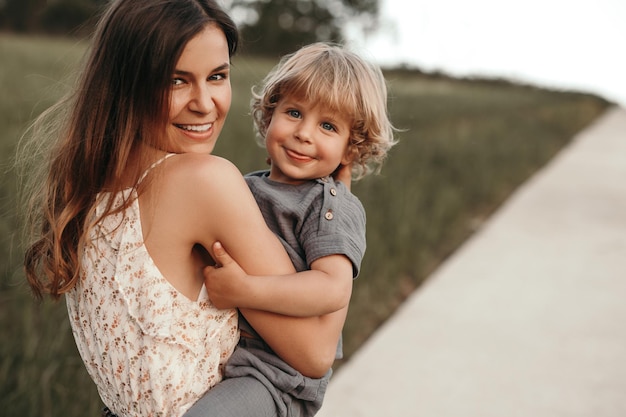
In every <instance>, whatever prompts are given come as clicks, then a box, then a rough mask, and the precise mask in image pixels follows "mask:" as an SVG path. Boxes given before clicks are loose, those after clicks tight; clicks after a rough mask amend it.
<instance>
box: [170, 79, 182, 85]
mask: <svg viewBox="0 0 626 417" xmlns="http://www.w3.org/2000/svg"><path fill="white" fill-rule="evenodd" d="M184 83H185V80H183V79H182V78H174V79H172V85H182V84H184Z"/></svg>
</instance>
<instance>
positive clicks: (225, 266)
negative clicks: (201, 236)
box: [203, 242, 247, 309]
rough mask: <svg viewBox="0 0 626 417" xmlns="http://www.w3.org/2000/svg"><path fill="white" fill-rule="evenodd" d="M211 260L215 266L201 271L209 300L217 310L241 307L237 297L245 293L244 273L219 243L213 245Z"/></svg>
mask: <svg viewBox="0 0 626 417" xmlns="http://www.w3.org/2000/svg"><path fill="white" fill-rule="evenodd" d="M213 259H215V263H216V266H207V267H206V268H204V271H203V273H204V284H205V286H206V289H207V292H208V293H209V299H210V300H211V302H212V303H213V304H214V305H215V307H217V308H221V309H224V308H235V307H241V306H240V305H239V301H238V300H237V296H238V294H242V292H243V291H245V289H244V285H245V281H246V280H245V278H246V276H247V275H246V273H245V271H244V270H243V269H241V267H240V266H239V264H238V263H237V262H236V261H235V260H234V259H233V258H231V257H230V255H229V254H228V253H227V252H226V250H225V249H224V247H223V246H222V244H221V243H220V242H215V243H214V244H213Z"/></svg>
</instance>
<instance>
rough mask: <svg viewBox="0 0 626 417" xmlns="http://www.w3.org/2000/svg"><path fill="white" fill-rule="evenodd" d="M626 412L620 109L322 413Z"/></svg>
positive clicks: (382, 337) (527, 191)
mask: <svg viewBox="0 0 626 417" xmlns="http://www.w3.org/2000/svg"><path fill="white" fill-rule="evenodd" d="M369 416H372V417H373V416H376V417H387V416H393V417H403V416H419V417H448V416H450V417H518V416H519V417H560V416H567V417H573V416H580V417H624V416H626V110H625V109H623V108H618V107H615V108H612V109H610V110H609V111H607V113H606V114H604V115H603V116H601V117H600V118H599V119H598V120H597V121H596V122H595V123H594V124H593V125H591V126H590V127H589V128H587V129H586V130H584V131H583V132H581V133H580V134H579V135H577V136H576V137H575V138H574V139H573V141H572V143H571V144H570V145H568V146H567V147H566V148H565V149H564V150H563V151H561V153H559V154H558V155H557V156H556V157H555V158H554V159H553V160H552V161H551V162H550V163H549V164H548V166H546V167H545V168H544V169H543V170H541V171H540V172H538V173H537V174H536V175H535V176H533V177H532V178H531V179H530V180H529V181H528V182H527V183H525V184H524V185H523V186H522V187H520V188H519V189H518V191H517V192H516V193H515V194H514V195H513V196H512V197H511V198H510V199H509V200H508V201H507V202H506V203H505V204H504V205H503V206H502V207H501V208H500V210H499V211H497V212H496V213H495V214H494V215H493V216H492V217H491V218H490V219H489V221H488V222H487V223H486V224H485V225H484V227H483V228H482V229H481V231H479V232H478V233H477V234H475V235H474V236H473V237H472V238H471V239H470V240H469V241H467V242H466V243H465V244H464V245H463V246H462V247H461V249H460V250H458V251H457V252H456V253H455V254H454V255H453V256H452V257H451V258H450V259H449V260H448V261H446V262H445V263H444V264H443V265H442V266H441V267H440V268H439V269H438V270H437V271H435V273H434V274H433V275H432V276H431V277H430V278H429V279H428V280H427V282H426V283H425V284H424V285H423V286H422V287H421V288H420V289H418V291H416V292H415V293H414V294H413V295H412V296H411V297H410V298H409V299H408V300H407V301H406V303H405V304H403V306H402V307H401V308H400V309H399V311H398V312H397V313H396V314H395V315H394V317H392V318H391V319H390V320H389V321H388V322H387V323H386V324H385V325H384V326H383V327H382V328H381V329H380V330H379V331H378V332H377V333H375V335H374V336H373V337H372V338H371V339H370V340H369V341H368V342H367V343H366V344H365V345H364V346H362V348H361V349H360V350H359V351H358V352H357V353H356V354H355V355H354V356H353V358H352V359H351V360H350V361H349V362H348V363H347V364H346V365H344V367H342V368H341V369H340V370H339V371H338V372H337V373H336V374H335V376H334V377H333V379H332V380H331V383H330V387H329V391H328V393H327V396H326V401H325V405H324V407H323V408H322V410H321V411H320V413H319V414H318V417H369Z"/></svg>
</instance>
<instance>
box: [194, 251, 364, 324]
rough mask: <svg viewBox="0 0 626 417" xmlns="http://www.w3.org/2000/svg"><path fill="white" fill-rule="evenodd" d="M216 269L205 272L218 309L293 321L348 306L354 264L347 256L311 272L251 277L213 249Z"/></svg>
mask: <svg viewBox="0 0 626 417" xmlns="http://www.w3.org/2000/svg"><path fill="white" fill-rule="evenodd" d="M213 253H214V258H215V261H216V262H217V266H216V267H213V266H210V267H207V268H206V269H205V271H204V276H205V278H206V280H205V284H206V287H207V291H208V292H209V297H210V298H211V301H213V303H214V304H215V305H216V306H217V307H218V308H231V307H239V308H249V309H255V310H263V311H268V312H272V313H278V314H285V315H288V316H294V317H312V316H321V315H324V314H329V313H333V312H335V311H338V310H341V309H342V308H344V307H347V306H348V303H349V302H350V296H351V294H352V280H353V277H352V274H353V267H352V262H351V261H350V260H349V259H348V258H347V257H346V256H344V255H330V256H325V257H322V258H320V259H317V260H316V261H314V262H313V264H312V265H311V270H308V271H302V272H298V273H296V274H288V275H280V276H275V275H272V276H252V275H248V274H246V273H245V271H244V270H243V269H242V268H241V267H240V266H239V265H238V264H237V263H236V262H235V261H234V260H233V259H232V258H231V257H230V256H229V255H228V254H227V253H226V251H225V250H224V249H223V247H222V246H221V244H219V242H218V243H216V244H215V245H214V246H213Z"/></svg>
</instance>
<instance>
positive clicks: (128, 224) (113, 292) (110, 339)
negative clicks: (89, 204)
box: [66, 190, 239, 417]
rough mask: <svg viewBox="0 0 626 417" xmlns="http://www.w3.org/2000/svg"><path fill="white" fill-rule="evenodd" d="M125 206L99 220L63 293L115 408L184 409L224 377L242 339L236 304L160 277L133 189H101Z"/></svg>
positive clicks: (164, 412)
mask: <svg viewBox="0 0 626 417" xmlns="http://www.w3.org/2000/svg"><path fill="white" fill-rule="evenodd" d="M101 197H102V198H101V201H100V202H99V203H98V206H97V208H96V213H95V216H96V218H99V216H100V215H101V214H102V213H103V211H104V209H105V207H106V204H107V202H108V201H107V199H108V198H114V199H115V201H114V207H119V206H120V205H121V204H122V202H123V201H124V199H126V198H132V199H133V203H132V204H131V206H130V207H129V208H127V209H126V210H125V211H124V212H123V213H117V214H112V215H109V216H107V217H106V218H104V219H103V220H101V221H100V222H99V223H98V224H96V225H95V226H94V227H93V228H92V229H91V233H90V240H89V241H88V242H87V243H86V246H85V248H84V250H83V257H82V271H81V275H80V280H79V282H78V283H77V285H76V286H75V287H74V288H73V289H72V290H71V291H70V292H69V293H67V294H66V302H67V308H68V313H69V318H70V323H71V325H72V331H73V333H74V338H75V340H76V345H77V346H78V350H79V352H80V355H81V357H82V359H83V361H84V363H85V366H86V368H87V371H88V372H89V375H90V376H91V378H92V379H93V380H94V382H95V383H96V385H97V387H98V391H99V393H100V397H101V398H102V401H103V402H104V404H105V405H107V406H108V407H109V408H110V409H111V411H112V412H114V413H115V414H117V415H118V416H120V417H122V416H181V415H182V414H184V412H185V411H186V410H187V409H188V408H190V407H191V405H193V403H194V402H195V401H196V400H198V399H199V398H200V397H201V396H202V394H203V393H204V392H205V391H206V390H208V389H209V388H210V387H212V386H213V385H215V384H216V383H218V382H219V381H220V380H221V378H222V367H223V365H224V363H225V362H226V360H227V359H228V358H229V357H230V355H231V353H232V352H233V350H234V348H235V345H236V344H237V341H238V339H239V331H238V328H237V312H236V310H233V309H229V310H218V309H217V308H216V307H215V306H213V304H212V303H211V301H210V300H209V298H208V295H207V292H206V289H205V288H204V286H203V287H202V291H201V293H200V295H199V297H198V300H197V301H193V300H190V299H189V298H187V297H185V296H184V295H183V294H181V293H179V292H178V291H177V290H176V289H175V288H174V287H173V286H172V285H171V284H170V283H169V282H168V281H167V279H165V277H163V275H162V274H161V273H160V271H159V270H158V268H157V267H156V265H155V263H154V262H153V260H152V258H151V257H150V255H149V254H148V251H147V250H146V247H145V245H144V242H143V234H142V229H141V221H140V216H139V204H138V201H137V198H136V195H135V193H134V192H133V191H131V190H127V191H125V192H123V193H119V194H118V195H115V196H112V195H106V194H103V195H102V196H101Z"/></svg>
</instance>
